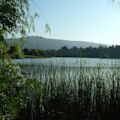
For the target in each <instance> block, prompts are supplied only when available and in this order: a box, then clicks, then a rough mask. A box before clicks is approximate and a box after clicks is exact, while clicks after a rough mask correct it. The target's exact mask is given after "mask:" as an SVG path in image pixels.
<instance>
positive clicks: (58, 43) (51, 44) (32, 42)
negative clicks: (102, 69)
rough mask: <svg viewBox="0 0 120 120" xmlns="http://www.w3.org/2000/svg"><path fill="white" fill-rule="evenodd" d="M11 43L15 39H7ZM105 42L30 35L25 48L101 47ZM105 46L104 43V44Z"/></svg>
mask: <svg viewBox="0 0 120 120" xmlns="http://www.w3.org/2000/svg"><path fill="white" fill-rule="evenodd" d="M20 40H21V39H20V38H18V42H20ZM7 41H8V43H9V44H11V45H13V44H14V40H13V41H12V40H7ZM100 45H103V44H98V43H92V42H84V41H69V40H60V39H48V38H43V37H38V36H30V37H27V41H26V44H25V47H24V48H27V49H43V50H51V49H54V50H57V49H60V48H61V47H63V46H67V47H68V48H72V47H73V46H75V47H78V48H80V47H82V48H86V47H89V46H91V47H99V46H100ZM103 46H104V45H103Z"/></svg>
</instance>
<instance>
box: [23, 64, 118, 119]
mask: <svg viewBox="0 0 120 120" xmlns="http://www.w3.org/2000/svg"><path fill="white" fill-rule="evenodd" d="M22 71H23V72H24V74H26V77H27V78H29V79H37V80H38V81H39V82H40V83H41V85H42V88H43V96H42V97H43V106H44V111H43V112H42V113H36V114H40V117H39V119H43V120H119V119H120V115H119V111H120V67H116V66H115V67H103V66H102V67H101V66H100V65H98V66H96V67H84V66H82V65H81V66H79V67H66V66H53V65H51V66H45V65H29V66H28V65H27V66H24V67H23V68H22ZM36 104H37V103H36Z"/></svg>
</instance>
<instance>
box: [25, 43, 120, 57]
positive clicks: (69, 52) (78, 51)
mask: <svg viewBox="0 0 120 120" xmlns="http://www.w3.org/2000/svg"><path fill="white" fill-rule="evenodd" d="M23 51H24V53H25V54H26V55H33V56H42V57H87V58H120V54H119V51H120V46H119V45H116V46H109V47H106V46H99V47H98V48H93V47H87V48H77V47H72V48H67V47H66V46H64V47H62V48H61V49H59V50H44V51H42V50H40V49H37V50H35V49H31V50H28V49H24V50H23ZM35 51H36V52H35Z"/></svg>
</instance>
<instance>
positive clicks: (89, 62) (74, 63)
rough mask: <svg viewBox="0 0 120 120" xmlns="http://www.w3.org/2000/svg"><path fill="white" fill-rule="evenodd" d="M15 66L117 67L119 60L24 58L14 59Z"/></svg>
mask: <svg viewBox="0 0 120 120" xmlns="http://www.w3.org/2000/svg"><path fill="white" fill-rule="evenodd" d="M13 63H15V64H19V63H20V64H27V65H31V64H32V65H41V64H42V65H47V66H48V65H53V66H66V67H79V66H86V67H96V66H101V67H114V66H115V67H119V66H120V59H100V58H55V57H53V58H42V59H40V58H35V59H31V58H25V59H14V60H13Z"/></svg>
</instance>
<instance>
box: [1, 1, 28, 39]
mask: <svg viewBox="0 0 120 120" xmlns="http://www.w3.org/2000/svg"><path fill="white" fill-rule="evenodd" d="M28 10H29V4H28V0H0V39H1V40H3V37H4V35H5V34H8V33H9V34H13V33H14V32H18V31H20V32H21V33H22V34H24V33H25V27H27V26H28V17H27V16H29V14H28Z"/></svg>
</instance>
